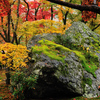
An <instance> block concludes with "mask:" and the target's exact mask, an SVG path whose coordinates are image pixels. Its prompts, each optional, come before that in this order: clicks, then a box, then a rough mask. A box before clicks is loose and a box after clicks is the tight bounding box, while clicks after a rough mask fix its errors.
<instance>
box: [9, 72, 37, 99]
mask: <svg viewBox="0 0 100 100" xmlns="http://www.w3.org/2000/svg"><path fill="white" fill-rule="evenodd" d="M37 78H38V76H37V75H30V76H28V75H27V74H25V73H23V72H20V71H19V72H16V73H13V74H12V75H11V86H10V89H11V90H12V92H13V95H14V98H17V99H19V100H23V99H24V98H25V95H24V91H25V89H26V88H28V89H33V90H34V89H35V84H36V81H37Z"/></svg>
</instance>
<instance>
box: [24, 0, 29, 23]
mask: <svg viewBox="0 0 100 100" xmlns="http://www.w3.org/2000/svg"><path fill="white" fill-rule="evenodd" d="M24 2H25V3H26V5H27V8H28V10H27V14H26V21H28V13H29V5H28V3H27V2H26V0H24Z"/></svg>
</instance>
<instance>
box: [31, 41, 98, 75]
mask: <svg viewBox="0 0 100 100" xmlns="http://www.w3.org/2000/svg"><path fill="white" fill-rule="evenodd" d="M38 43H39V44H41V46H34V47H32V52H33V53H38V54H41V53H43V54H45V55H47V56H48V57H50V58H51V59H55V60H58V61H62V62H63V63H65V61H64V59H65V57H66V56H65V55H63V54H64V52H66V51H68V52H69V53H71V52H74V53H75V54H76V55H77V56H78V57H79V59H80V61H81V63H82V66H83V68H84V69H85V70H86V71H88V72H89V73H91V74H93V76H94V77H96V74H95V71H96V70H97V66H98V64H99V62H98V56H96V55H95V53H91V52H86V51H85V52H83V51H77V50H71V49H69V48H67V47H64V46H62V45H59V44H56V43H54V42H52V41H49V40H44V39H43V40H40V41H38ZM64 68H65V67H64V66H63V67H62V68H61V69H62V70H64ZM63 74H64V75H65V74H66V72H63Z"/></svg>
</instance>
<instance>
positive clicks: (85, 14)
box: [81, 0, 100, 22]
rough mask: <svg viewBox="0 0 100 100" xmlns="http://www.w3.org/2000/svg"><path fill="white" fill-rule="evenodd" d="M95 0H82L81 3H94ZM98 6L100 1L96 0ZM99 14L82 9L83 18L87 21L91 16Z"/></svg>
mask: <svg viewBox="0 0 100 100" xmlns="http://www.w3.org/2000/svg"><path fill="white" fill-rule="evenodd" d="M93 2H94V0H82V4H81V5H93ZM96 6H100V1H99V0H96ZM96 17H97V14H96V13H95V12H92V11H82V18H83V20H84V21H85V22H86V21H88V20H90V19H91V18H96Z"/></svg>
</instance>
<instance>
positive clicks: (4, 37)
mask: <svg viewBox="0 0 100 100" xmlns="http://www.w3.org/2000/svg"><path fill="white" fill-rule="evenodd" d="M0 35H1V37H2V38H3V40H4V41H5V42H7V40H6V39H5V37H4V36H3V34H2V33H0Z"/></svg>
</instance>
